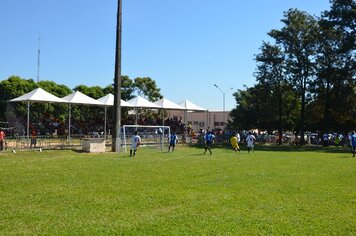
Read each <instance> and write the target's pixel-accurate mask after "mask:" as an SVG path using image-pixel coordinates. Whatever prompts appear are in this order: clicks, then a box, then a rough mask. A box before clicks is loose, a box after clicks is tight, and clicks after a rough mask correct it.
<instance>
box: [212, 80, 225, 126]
mask: <svg viewBox="0 0 356 236" xmlns="http://www.w3.org/2000/svg"><path fill="white" fill-rule="evenodd" d="M214 86H215V87H216V88H217V89H219V90H220V92H221V93H222V94H223V121H224V123H225V93H224V91H222V89H221V88H219V86H217V84H214Z"/></svg>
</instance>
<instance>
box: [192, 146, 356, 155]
mask: <svg viewBox="0 0 356 236" xmlns="http://www.w3.org/2000/svg"><path fill="white" fill-rule="evenodd" d="M191 147H194V148H196V149H202V150H204V148H203V147H202V146H191ZM213 148H217V149H231V147H230V146H222V145H215V146H214V147H213ZM240 148H241V151H247V147H246V145H240ZM254 150H255V151H267V152H268V151H272V152H321V153H350V154H351V150H350V148H348V147H334V146H331V147H322V146H295V145H276V144H264V145H259V144H257V145H255V148H254ZM351 155H352V154H351Z"/></svg>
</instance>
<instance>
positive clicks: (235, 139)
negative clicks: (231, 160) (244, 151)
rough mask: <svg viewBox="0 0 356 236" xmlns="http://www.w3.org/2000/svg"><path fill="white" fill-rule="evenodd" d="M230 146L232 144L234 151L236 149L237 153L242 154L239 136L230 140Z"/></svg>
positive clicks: (233, 136) (234, 136)
mask: <svg viewBox="0 0 356 236" xmlns="http://www.w3.org/2000/svg"><path fill="white" fill-rule="evenodd" d="M230 144H231V147H232V149H234V151H235V152H237V151H239V152H241V151H240V147H239V142H238V138H237V135H232V137H231V138H230Z"/></svg>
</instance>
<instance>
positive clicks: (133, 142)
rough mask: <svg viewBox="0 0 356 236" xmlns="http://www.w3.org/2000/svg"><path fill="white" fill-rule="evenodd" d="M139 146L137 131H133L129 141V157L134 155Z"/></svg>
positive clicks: (139, 138) (139, 139) (139, 140)
mask: <svg viewBox="0 0 356 236" xmlns="http://www.w3.org/2000/svg"><path fill="white" fill-rule="evenodd" d="M140 144H141V137H140V136H139V135H138V134H137V131H135V132H134V135H133V136H132V139H131V148H130V157H131V156H135V155H136V151H137V147H138V146H139V145H140ZM132 151H133V153H132Z"/></svg>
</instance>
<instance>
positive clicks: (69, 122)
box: [68, 103, 71, 144]
mask: <svg viewBox="0 0 356 236" xmlns="http://www.w3.org/2000/svg"><path fill="white" fill-rule="evenodd" d="M68 119H69V126H68V143H69V144H70V126H71V104H70V103H69V118H68Z"/></svg>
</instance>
